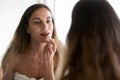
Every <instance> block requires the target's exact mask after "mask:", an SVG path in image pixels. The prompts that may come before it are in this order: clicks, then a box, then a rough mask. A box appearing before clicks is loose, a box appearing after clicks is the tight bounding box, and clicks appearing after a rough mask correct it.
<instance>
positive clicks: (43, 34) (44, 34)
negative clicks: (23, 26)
mask: <svg viewBox="0 0 120 80" xmlns="http://www.w3.org/2000/svg"><path fill="white" fill-rule="evenodd" d="M49 34H50V33H42V34H40V35H41V36H47V35H49Z"/></svg>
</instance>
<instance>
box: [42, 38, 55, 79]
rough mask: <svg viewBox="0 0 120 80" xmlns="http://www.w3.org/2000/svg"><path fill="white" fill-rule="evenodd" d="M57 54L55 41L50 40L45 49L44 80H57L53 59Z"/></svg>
mask: <svg viewBox="0 0 120 80" xmlns="http://www.w3.org/2000/svg"><path fill="white" fill-rule="evenodd" d="M55 52H56V45H55V42H54V40H53V39H50V40H49V41H48V42H47V44H46V46H45V48H44V53H43V55H44V80H55V77H54V62H53V58H54V55H55Z"/></svg>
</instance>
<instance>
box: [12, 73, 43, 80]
mask: <svg viewBox="0 0 120 80" xmlns="http://www.w3.org/2000/svg"><path fill="white" fill-rule="evenodd" d="M14 80H44V79H43V78H41V79H35V78H29V77H27V76H26V75H23V74H20V73H18V72H15V74H14Z"/></svg>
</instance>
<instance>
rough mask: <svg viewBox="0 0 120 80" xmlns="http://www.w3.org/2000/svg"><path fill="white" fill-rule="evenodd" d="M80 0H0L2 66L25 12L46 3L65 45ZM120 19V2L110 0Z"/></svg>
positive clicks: (0, 51)
mask: <svg viewBox="0 0 120 80" xmlns="http://www.w3.org/2000/svg"><path fill="white" fill-rule="evenodd" d="M77 1H78V0H0V65H1V60H2V58H3V55H4V53H5V51H6V49H7V47H8V46H9V43H10V41H11V40H12V38H13V35H14V32H15V30H16V28H17V26H18V23H19V21H20V19H21V17H22V14H23V13H24V11H25V10H26V9H27V8H28V7H29V6H30V5H32V4H35V3H39V2H41V3H45V4H46V5H48V6H49V7H50V9H51V10H52V12H53V15H54V19H55V24H56V28H57V33H58V37H59V39H60V40H61V41H62V42H63V43H64V44H65V40H66V35H67V32H68V30H69V26H70V23H71V12H72V9H73V6H74V5H75V4H76V2H77ZM108 1H109V3H110V4H111V5H112V6H113V8H114V9H115V11H116V13H117V15H118V16H119V17H120V1H119V0H108Z"/></svg>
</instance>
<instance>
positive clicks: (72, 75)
mask: <svg viewBox="0 0 120 80" xmlns="http://www.w3.org/2000/svg"><path fill="white" fill-rule="evenodd" d="M67 46H68V50H69V51H68V54H67V61H66V62H67V63H66V65H65V67H64V69H65V70H64V72H66V70H68V74H66V76H67V77H68V79H69V80H73V79H74V80H117V79H119V78H120V77H119V76H118V75H120V72H119V70H120V69H118V68H117V69H118V70H117V69H116V64H118V61H115V59H117V60H119V59H120V58H119V56H120V21H119V19H118V17H117V15H116V13H115V11H114V10H113V8H112V7H111V5H110V4H109V3H108V2H107V1H106V0H80V1H78V2H77V4H76V5H75V7H74V8H73V12H72V23H71V27H70V30H69V33H68V35H67ZM113 56H116V57H113ZM114 63H116V64H114ZM117 66H118V65H117ZM119 67H120V66H119ZM117 71H118V72H117ZM62 80H63V79H62Z"/></svg>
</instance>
